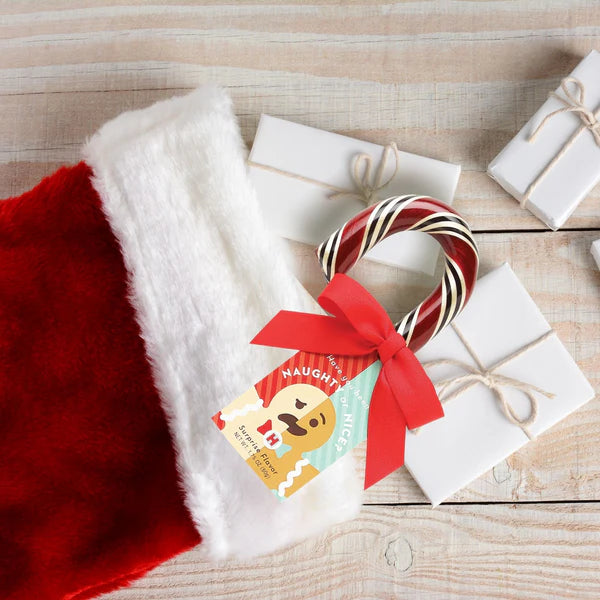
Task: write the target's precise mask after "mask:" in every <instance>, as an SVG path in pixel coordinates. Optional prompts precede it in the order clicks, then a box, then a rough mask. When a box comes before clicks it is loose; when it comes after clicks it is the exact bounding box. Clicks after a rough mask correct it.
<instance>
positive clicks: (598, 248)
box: [591, 240, 600, 269]
mask: <svg viewBox="0 0 600 600" xmlns="http://www.w3.org/2000/svg"><path fill="white" fill-rule="evenodd" d="M591 253H592V256H593V257H594V260H595V261H596V265H598V268H599V269H600V240H596V241H595V242H592V248H591Z"/></svg>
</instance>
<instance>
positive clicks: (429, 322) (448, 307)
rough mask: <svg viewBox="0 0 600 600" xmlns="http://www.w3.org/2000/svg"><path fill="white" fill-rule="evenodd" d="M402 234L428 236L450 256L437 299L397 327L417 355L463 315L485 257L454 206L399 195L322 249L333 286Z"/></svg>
mask: <svg viewBox="0 0 600 600" xmlns="http://www.w3.org/2000/svg"><path fill="white" fill-rule="evenodd" d="M400 231H424V232H426V233H428V234H429V235H431V236H433V237H434V238H435V239H436V240H437V242H438V243H439V244H440V246H441V247H442V249H443V251H444V255H445V259H446V265H445V270H444V277H443V278H442V281H441V283H440V284H439V285H438V286H437V287H436V288H435V290H434V291H433V292H432V293H431V295H430V296H429V297H428V298H427V299H426V300H424V301H423V302H421V304H419V305H418V306H417V307H416V308H414V309H413V310H412V311H410V312H409V313H408V314H407V315H406V316H405V317H404V318H403V319H402V320H401V321H399V322H398V323H396V325H395V327H396V330H397V331H398V333H400V334H401V335H402V337H403V338H404V339H405V340H406V344H407V345H408V347H409V348H410V349H411V350H413V351H415V352H416V351H417V350H418V349H419V348H421V347H422V346H423V345H424V344H426V343H427V342H428V341H429V340H430V339H431V338H432V337H433V336H434V335H436V334H437V333H438V332H439V331H441V330H442V329H443V328H444V327H445V326H446V325H448V323H450V321H452V319H454V317H456V316H457V315H458V313H460V311H461V310H462V308H463V307H464V305H465V304H466V302H467V300H468V299H469V297H470V295H471V292H472V291H473V287H474V285H475V281H476V279H477V268H478V265H479V256H478V253H477V246H476V245H475V240H474V239H473V236H472V234H471V229H470V228H469V226H468V225H467V223H466V221H465V220H464V219H463V218H462V217H461V216H460V215H459V214H458V213H456V212H455V211H454V210H452V209H451V208H450V207H449V206H447V205H446V204H444V203H443V202H440V201H439V200H434V199H433V198H427V197H423V196H395V197H393V198H388V199H387V200H383V201H381V202H379V203H378V204H374V205H373V206H369V207H368V208H366V209H365V210H363V211H362V212H361V213H359V214H358V215H356V216H355V217H353V218H352V219H350V220H349V221H348V222H347V223H346V224H345V225H343V226H342V227H341V228H340V229H338V230H337V231H336V232H334V233H333V234H331V236H330V237H329V238H328V239H326V240H325V241H324V242H323V243H322V244H321V245H320V246H319V247H318V248H317V257H318V259H319V262H320V263H321V267H322V268H323V271H324V272H325V276H326V277H327V280H328V281H329V280H330V279H331V278H332V277H333V276H334V275H335V274H336V273H346V272H347V271H348V270H349V269H350V268H351V267H352V266H353V265H354V264H356V262H357V261H358V260H359V259H360V258H361V257H362V256H364V255H365V254H366V253H367V252H368V251H369V250H371V248H373V246H375V244H377V243H378V242H380V241H381V240H383V239H384V238H386V237H388V236H390V235H392V234H394V233H398V232H400Z"/></svg>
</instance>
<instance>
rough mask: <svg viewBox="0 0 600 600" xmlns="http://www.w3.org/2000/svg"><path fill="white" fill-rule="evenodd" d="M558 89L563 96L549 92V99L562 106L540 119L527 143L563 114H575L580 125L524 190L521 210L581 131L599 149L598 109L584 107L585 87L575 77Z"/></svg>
mask: <svg viewBox="0 0 600 600" xmlns="http://www.w3.org/2000/svg"><path fill="white" fill-rule="evenodd" d="M569 84H573V86H574V88H575V89H574V91H572V90H571V89H570V88H569ZM560 88H561V89H562V91H563V93H564V96H561V95H559V94H557V93H556V92H550V94H549V97H551V98H556V99H557V100H559V101H560V102H561V103H562V104H563V105H564V106H562V107H561V108H559V109H557V110H555V111H552V112H550V113H548V114H547V115H546V116H545V117H544V118H543V119H542V121H541V122H540V124H539V125H538V126H537V127H536V128H535V130H534V131H533V132H532V133H531V135H530V136H529V138H528V139H527V141H528V142H529V143H534V142H535V140H536V139H537V137H538V135H539V134H540V132H541V131H542V130H543V129H544V128H545V127H546V125H547V124H548V123H549V121H550V120H552V119H553V118H554V117H556V116H557V115H561V114H563V113H568V112H570V113H575V114H576V115H577V116H578V117H579V119H580V120H581V125H580V126H579V127H578V128H577V129H576V130H575V133H573V135H571V137H570V138H569V139H568V140H567V141H566V142H565V144H564V145H563V147H562V148H561V149H560V152H558V153H557V154H556V155H555V156H554V158H553V159H552V160H551V161H550V162H549V163H548V164H547V165H546V167H545V168H544V169H543V170H542V172H541V173H540V174H539V175H538V176H537V177H536V178H535V179H534V180H533V181H532V182H531V184H530V185H529V187H528V188H527V190H525V194H524V195H523V197H522V198H521V201H520V202H519V204H520V205H521V207H522V208H525V207H526V206H527V204H528V202H529V199H530V198H531V195H532V194H533V192H534V190H535V189H536V188H537V186H538V185H539V183H540V182H541V181H542V180H543V179H544V177H546V175H547V174H548V173H549V172H550V171H551V170H552V169H553V168H554V167H555V166H556V164H557V163H558V162H559V161H560V159H561V158H562V157H563V156H564V155H565V154H566V153H567V152H568V151H569V149H570V148H571V147H572V146H573V144H574V143H575V140H576V139H577V138H578V137H579V135H580V134H581V132H582V131H585V130H588V131H590V132H591V134H592V135H593V137H594V141H595V142H596V145H597V146H598V147H600V121H599V120H598V119H599V117H600V109H598V110H597V111H596V112H593V111H592V110H590V109H589V108H588V107H587V106H586V105H585V86H584V85H583V83H582V82H581V81H580V80H579V79H577V78H576V77H565V78H564V79H563V80H562V81H561V83H560Z"/></svg>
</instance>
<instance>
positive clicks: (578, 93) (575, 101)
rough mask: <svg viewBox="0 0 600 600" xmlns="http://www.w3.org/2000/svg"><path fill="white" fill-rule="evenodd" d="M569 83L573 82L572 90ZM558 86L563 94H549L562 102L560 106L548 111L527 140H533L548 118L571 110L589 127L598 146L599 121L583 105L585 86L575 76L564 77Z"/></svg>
mask: <svg viewBox="0 0 600 600" xmlns="http://www.w3.org/2000/svg"><path fill="white" fill-rule="evenodd" d="M569 83H571V84H573V86H574V88H575V89H574V91H572V90H571V88H569ZM560 88H561V90H562V92H563V94H564V96H561V95H559V94H557V93H556V92H550V94H549V96H550V97H551V98H556V99H557V100H559V101H560V102H561V103H562V104H563V106H562V108H559V109H557V110H555V111H552V112H551V113H548V114H547V115H546V116H545V117H544V118H543V119H542V121H541V123H540V124H539V125H538V126H537V127H536V128H535V130H534V131H533V133H532V134H531V135H530V136H529V141H530V142H534V141H535V139H536V138H537V136H538V134H539V133H540V131H542V129H544V127H545V126H546V124H547V123H548V121H549V120H550V119H552V118H553V117H555V116H556V115H560V114H562V113H565V112H571V113H575V114H577V115H578V116H579V118H580V120H581V122H582V123H583V125H584V126H585V127H586V128H587V129H589V130H590V132H591V133H592V135H593V136H594V140H595V142H596V144H597V145H598V146H600V131H599V129H600V123H599V122H598V118H597V116H596V114H595V113H594V111H592V110H591V109H589V108H588V107H587V106H586V105H585V86H584V85H583V83H582V82H581V81H580V80H579V79H577V78H576V77H565V78H564V79H563V80H562V81H561V83H560Z"/></svg>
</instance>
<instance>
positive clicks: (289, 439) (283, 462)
mask: <svg viewBox="0 0 600 600" xmlns="http://www.w3.org/2000/svg"><path fill="white" fill-rule="evenodd" d="M272 407H273V409H274V411H273V412H272V414H273V419H272V421H271V423H270V425H271V429H269V430H267V431H263V436H264V437H263V440H264V444H265V446H264V447H263V448H261V450H259V451H258V452H256V453H255V454H254V455H253V456H251V457H250V458H248V459H247V462H248V464H249V465H250V466H251V467H252V468H253V469H254V470H255V471H256V472H257V473H259V475H261V476H262V477H263V478H264V479H265V480H266V482H267V485H268V486H269V487H270V488H271V489H273V490H275V491H276V493H277V495H278V496H280V497H288V496H290V495H291V494H293V493H294V492H295V491H296V490H297V489H298V488H300V487H302V486H303V485H304V484H306V483H307V482H308V481H310V480H311V479H312V478H313V477H315V476H316V475H318V474H319V471H318V469H316V468H315V467H314V466H313V465H311V464H310V463H309V462H308V460H307V459H306V458H305V457H304V454H305V453H307V452H310V451H312V450H316V449H317V448H320V447H321V446H323V445H324V444H325V442H327V440H328V439H329V438H330V437H331V434H332V433H333V431H334V428H335V422H336V413H335V407H334V405H333V402H332V401H331V399H330V398H329V397H328V396H327V394H326V393H325V392H323V391H322V390H320V389H318V388H316V387H314V386H312V385H308V384H294V385H290V386H287V387H285V388H283V389H282V390H280V391H279V392H278V393H277V394H276V395H275V397H274V398H273V401H272Z"/></svg>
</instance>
